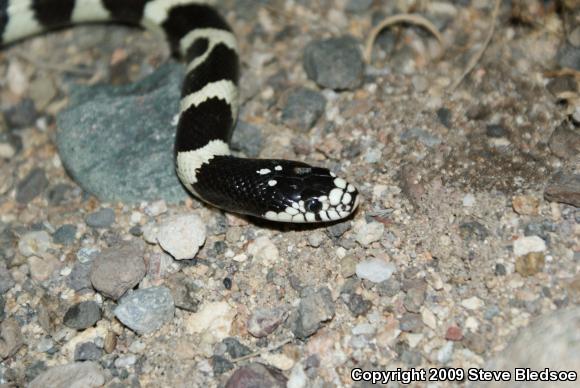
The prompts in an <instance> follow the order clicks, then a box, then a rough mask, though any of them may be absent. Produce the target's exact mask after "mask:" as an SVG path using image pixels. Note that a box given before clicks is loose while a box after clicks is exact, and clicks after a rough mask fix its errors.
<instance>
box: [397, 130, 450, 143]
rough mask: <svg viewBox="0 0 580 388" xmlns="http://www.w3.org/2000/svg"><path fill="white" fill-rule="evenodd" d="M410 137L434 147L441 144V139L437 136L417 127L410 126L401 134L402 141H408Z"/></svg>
mask: <svg viewBox="0 0 580 388" xmlns="http://www.w3.org/2000/svg"><path fill="white" fill-rule="evenodd" d="M411 139H417V140H418V141H420V142H421V143H423V144H424V145H425V146H427V147H435V146H438V145H439V144H441V139H440V138H439V137H437V136H435V135H432V134H431V133H429V132H428V131H426V130H424V129H421V128H417V127H413V128H410V129H408V130H406V131H405V132H403V133H402V134H401V140H402V141H408V140H411Z"/></svg>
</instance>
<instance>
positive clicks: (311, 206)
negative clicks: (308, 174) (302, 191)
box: [304, 198, 322, 213]
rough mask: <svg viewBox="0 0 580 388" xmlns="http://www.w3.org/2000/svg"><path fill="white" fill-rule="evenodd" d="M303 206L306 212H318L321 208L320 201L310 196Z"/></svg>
mask: <svg viewBox="0 0 580 388" xmlns="http://www.w3.org/2000/svg"><path fill="white" fill-rule="evenodd" d="M304 207H305V209H306V211H308V212H312V213H318V212H319V211H320V209H322V203H321V202H320V201H319V200H317V199H314V198H312V199H309V200H308V201H306V203H305V204H304Z"/></svg>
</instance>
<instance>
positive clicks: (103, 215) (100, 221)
mask: <svg viewBox="0 0 580 388" xmlns="http://www.w3.org/2000/svg"><path fill="white" fill-rule="evenodd" d="M85 222H86V223H87V225H88V226H90V227H91V228H95V229H99V228H102V229H105V228H109V227H110V226H111V225H113V223H114V222H115V211H114V210H113V209H111V208H104V209H100V210H97V211H96V212H94V213H91V214H89V215H88V216H87V218H86V219H85Z"/></svg>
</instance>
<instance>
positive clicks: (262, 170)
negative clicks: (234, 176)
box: [256, 168, 272, 175]
mask: <svg viewBox="0 0 580 388" xmlns="http://www.w3.org/2000/svg"><path fill="white" fill-rule="evenodd" d="M256 172H257V173H258V174H260V175H266V174H269V173H271V172H272V171H271V170H269V169H267V168H263V169H261V170H258V171H256Z"/></svg>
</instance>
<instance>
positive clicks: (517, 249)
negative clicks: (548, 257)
mask: <svg viewBox="0 0 580 388" xmlns="http://www.w3.org/2000/svg"><path fill="white" fill-rule="evenodd" d="M546 249H547V248H546V242H545V241H544V240H542V239H541V238H540V237H538V236H525V237H520V238H518V239H517V240H516V241H514V254H515V255H516V256H524V255H527V254H528V253H531V252H545V251H546Z"/></svg>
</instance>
